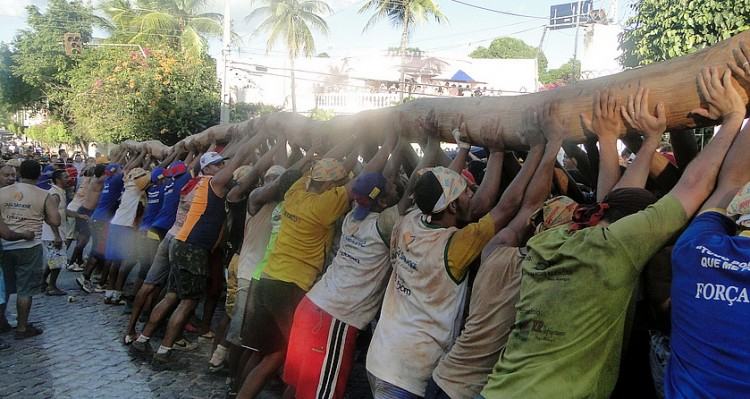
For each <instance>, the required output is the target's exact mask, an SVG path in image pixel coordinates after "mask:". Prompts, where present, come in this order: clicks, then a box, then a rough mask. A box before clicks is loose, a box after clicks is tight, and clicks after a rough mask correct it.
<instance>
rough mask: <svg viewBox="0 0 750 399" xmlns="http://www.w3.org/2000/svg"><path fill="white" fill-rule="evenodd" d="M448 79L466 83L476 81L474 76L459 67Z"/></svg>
mask: <svg viewBox="0 0 750 399" xmlns="http://www.w3.org/2000/svg"><path fill="white" fill-rule="evenodd" d="M450 80H452V81H455V82H466V83H474V82H476V81H475V80H474V78H472V77H471V76H469V74H468V73H466V72H464V71H463V70H462V69H459V70H458V71H456V73H454V74H453V76H451V79H450Z"/></svg>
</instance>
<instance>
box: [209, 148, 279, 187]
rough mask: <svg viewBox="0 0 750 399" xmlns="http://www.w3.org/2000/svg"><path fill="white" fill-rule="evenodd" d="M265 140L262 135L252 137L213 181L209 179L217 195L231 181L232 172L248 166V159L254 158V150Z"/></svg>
mask: <svg viewBox="0 0 750 399" xmlns="http://www.w3.org/2000/svg"><path fill="white" fill-rule="evenodd" d="M266 139H267V137H266V136H265V135H263V134H257V135H255V136H253V138H252V139H250V140H249V141H248V142H247V143H245V145H244V146H243V148H242V149H240V151H237V153H236V154H235V156H234V157H233V158H232V159H230V160H229V162H228V163H227V165H226V166H224V167H223V168H222V169H221V170H220V171H218V172H217V173H216V175H215V176H214V177H213V179H211V185H212V186H213V189H214V190H216V192H217V193H224V192H225V189H226V186H227V184H229V182H230V181H231V180H232V174H233V173H234V171H235V170H236V169H237V168H239V167H240V166H242V165H246V164H248V163H249V162H250V159H252V157H253V156H254V154H253V153H254V152H255V149H256V148H257V147H258V146H259V145H260V143H262V142H264V141H265V140H266ZM277 140H279V141H281V138H280V137H279V138H277ZM268 153H270V151H269V152H267V153H266V154H268ZM272 157H273V154H271V159H273V158H272Z"/></svg>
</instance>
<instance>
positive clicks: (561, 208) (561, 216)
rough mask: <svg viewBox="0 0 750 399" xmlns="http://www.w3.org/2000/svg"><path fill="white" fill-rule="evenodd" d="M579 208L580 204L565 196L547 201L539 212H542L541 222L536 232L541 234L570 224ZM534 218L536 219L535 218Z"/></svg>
mask: <svg viewBox="0 0 750 399" xmlns="http://www.w3.org/2000/svg"><path fill="white" fill-rule="evenodd" d="M577 208H578V203H577V202H575V201H573V199H571V198H570V197H566V196H564V195H561V196H558V197H555V198H552V199H549V200H547V201H545V202H544V205H542V207H541V208H539V211H537V212H541V222H540V223H538V224H537V226H536V229H535V230H536V232H537V233H540V232H542V231H545V230H549V229H552V228H555V227H558V226H562V225H564V224H568V223H570V222H571V221H572V220H573V215H574V214H575V211H576V209H577ZM532 218H533V219H535V217H534V216H532Z"/></svg>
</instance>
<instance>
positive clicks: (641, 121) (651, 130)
mask: <svg viewBox="0 0 750 399" xmlns="http://www.w3.org/2000/svg"><path fill="white" fill-rule="evenodd" d="M648 95H649V90H648V89H647V88H643V87H641V88H639V89H638V92H637V93H636V95H635V96H633V95H632V94H631V95H629V96H628V104H627V107H626V106H622V107H620V111H621V113H622V117H623V118H624V119H625V121H626V122H627V123H628V124H629V125H630V126H632V127H633V129H635V130H637V131H638V132H640V133H641V134H642V135H643V138H644V140H643V143H642V144H641V148H640V149H639V150H638V154H637V155H636V158H635V161H634V162H633V164H632V165H630V166H629V167H628V168H627V170H625V173H624V174H623V176H622V178H621V179H620V181H619V182H617V184H616V185H615V186H614V187H613V190H616V189H618V188H625V187H637V188H644V187H645V186H646V180H647V179H648V174H649V170H650V168H651V165H652V160H653V158H654V154H656V149H657V148H659V143H661V135H662V134H663V133H664V132H665V131H666V130H667V113H666V110H665V108H664V103H661V102H660V103H659V104H657V105H656V114H651V111H650V108H649V103H648ZM665 160H666V159H665Z"/></svg>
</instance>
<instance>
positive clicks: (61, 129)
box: [24, 122, 74, 145]
mask: <svg viewBox="0 0 750 399" xmlns="http://www.w3.org/2000/svg"><path fill="white" fill-rule="evenodd" d="M24 134H26V136H28V137H30V138H31V139H32V140H35V141H39V142H42V143H44V144H48V145H56V144H61V143H65V144H73V142H74V139H73V136H72V135H71V134H70V132H69V131H68V129H67V128H66V127H65V125H63V124H62V123H61V122H49V123H45V124H42V125H34V126H31V127H29V128H28V129H26V130H25V132H24Z"/></svg>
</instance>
